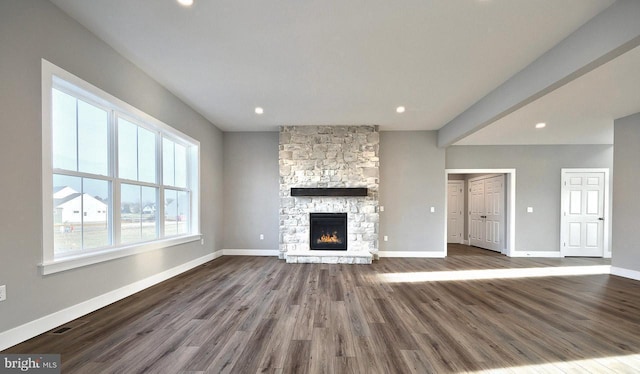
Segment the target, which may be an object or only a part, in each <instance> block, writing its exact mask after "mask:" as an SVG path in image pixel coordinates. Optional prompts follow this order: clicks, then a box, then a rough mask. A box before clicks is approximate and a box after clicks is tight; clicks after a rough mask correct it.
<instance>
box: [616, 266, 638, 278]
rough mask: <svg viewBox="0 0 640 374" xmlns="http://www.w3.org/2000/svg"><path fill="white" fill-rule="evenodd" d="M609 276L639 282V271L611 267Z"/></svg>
mask: <svg viewBox="0 0 640 374" xmlns="http://www.w3.org/2000/svg"><path fill="white" fill-rule="evenodd" d="M611 275H617V276H619V277H624V278H629V279H633V280H637V281H640V271H636V270H630V269H625V268H619V267H617V266H612V267H611Z"/></svg>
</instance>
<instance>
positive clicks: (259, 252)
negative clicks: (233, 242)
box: [222, 249, 280, 257]
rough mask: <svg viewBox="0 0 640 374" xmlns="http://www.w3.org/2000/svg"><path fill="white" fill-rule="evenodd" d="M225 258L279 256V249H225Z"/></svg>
mask: <svg viewBox="0 0 640 374" xmlns="http://www.w3.org/2000/svg"><path fill="white" fill-rule="evenodd" d="M222 254H223V255H225V256H276V257H277V256H278V255H279V254H280V251H279V250H278V249H223V250H222Z"/></svg>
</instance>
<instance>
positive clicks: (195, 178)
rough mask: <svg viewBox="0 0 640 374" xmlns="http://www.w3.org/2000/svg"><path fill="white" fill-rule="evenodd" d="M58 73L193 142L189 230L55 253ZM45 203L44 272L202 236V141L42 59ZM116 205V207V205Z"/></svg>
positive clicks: (95, 96) (119, 108)
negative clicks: (54, 158)
mask: <svg viewBox="0 0 640 374" xmlns="http://www.w3.org/2000/svg"><path fill="white" fill-rule="evenodd" d="M56 77H57V78H59V80H57V81H56V84H62V85H64V82H68V83H69V84H71V85H73V86H74V90H77V89H80V90H81V91H82V93H83V96H86V97H87V98H90V99H91V100H92V101H95V102H97V103H99V104H100V105H104V106H106V107H108V108H110V109H114V110H117V111H119V112H123V113H125V114H126V115H128V116H132V118H134V119H136V120H137V121H140V122H142V123H146V124H149V125H152V126H154V127H155V128H156V129H157V130H160V131H162V132H163V133H167V134H169V135H170V136H172V137H175V138H176V139H184V141H187V142H189V143H191V145H193V146H191V147H189V148H188V149H189V152H191V153H190V156H191V160H192V161H193V162H190V163H189V164H188V170H187V175H188V178H189V183H190V187H191V217H190V218H191V226H190V233H189V234H187V235H183V236H174V237H169V238H161V239H158V240H154V241H150V242H142V243H135V244H131V245H120V246H118V247H112V248H108V249H105V250H98V251H91V252H88V253H84V254H78V255H75V256H64V257H58V258H56V257H55V256H54V243H53V214H51V212H52V207H53V195H52V193H51V191H53V178H52V175H53V173H54V170H53V162H52V144H51V142H52V131H51V130H52V129H51V120H52V118H51V117H52V113H51V109H52V107H51V105H52V100H51V96H52V95H51V92H52V89H53V87H54V80H56ZM62 81H64V82H62ZM196 166H197V172H195V173H194V172H193V171H194V170H193V168H194V167H196ZM160 182H162V181H160ZM114 204H115V202H114ZM42 207H43V210H42V263H41V264H40V265H39V267H40V269H41V272H42V274H43V275H47V274H53V273H57V272H61V271H65V270H70V269H74V268H78V267H82V266H87V265H92V264H96V263H100V262H104V261H110V260H113V259H116V258H122V257H126V256H131V255H135V254H139V253H143V252H148V251H151V250H156V249H161V248H168V247H172V246H175V245H179V244H184V243H189V242H193V241H197V240H200V239H201V237H202V234H201V233H200V142H199V141H197V140H195V139H193V138H191V137H190V136H188V135H186V134H184V133H182V132H181V131H179V130H177V129H175V128H173V127H171V126H169V125H167V124H165V123H163V122H161V121H159V120H157V119H155V118H153V117H152V116H150V115H148V114H146V113H144V112H142V111H141V110H139V109H137V108H135V107H134V106H132V105H130V104H128V103H126V102H124V101H122V100H120V99H118V98H117V97H115V96H113V95H110V94H108V93H106V92H104V91H103V90H101V89H100V88H98V87H96V86H94V85H92V84H90V83H88V82H86V81H84V80H83V79H81V78H78V77H77V76H75V75H73V74H71V73H69V72H67V71H66V70H63V69H62V68H59V67H58V66H56V65H54V64H52V63H50V62H49V61H47V60H45V59H42ZM113 209H116V208H115V207H114V208H113ZM114 221H115V220H114ZM114 224H115V222H114Z"/></svg>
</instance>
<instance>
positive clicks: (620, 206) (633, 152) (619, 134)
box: [611, 113, 640, 271]
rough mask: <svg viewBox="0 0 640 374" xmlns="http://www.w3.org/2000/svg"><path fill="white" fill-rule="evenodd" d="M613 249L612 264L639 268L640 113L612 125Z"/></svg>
mask: <svg viewBox="0 0 640 374" xmlns="http://www.w3.org/2000/svg"><path fill="white" fill-rule="evenodd" d="M613 131H614V142H615V145H616V147H615V150H614V153H613V163H614V168H615V173H614V174H613V243H612V245H613V249H612V258H611V265H613V266H617V267H620V268H624V269H629V270H635V271H640V247H639V246H638V237H637V235H638V229H640V225H639V224H638V212H640V199H638V191H640V167H639V165H640V146H639V144H640V113H636V114H634V115H632V116H629V117H625V118H621V119H618V120H616V121H615V123H614V126H613Z"/></svg>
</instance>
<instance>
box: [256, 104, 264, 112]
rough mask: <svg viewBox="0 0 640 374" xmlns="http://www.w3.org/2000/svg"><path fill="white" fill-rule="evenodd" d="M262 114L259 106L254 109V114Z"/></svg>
mask: <svg viewBox="0 0 640 374" xmlns="http://www.w3.org/2000/svg"><path fill="white" fill-rule="evenodd" d="M262 113H264V109H262V108H260V107H259V106H257V107H256V114H262Z"/></svg>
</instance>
